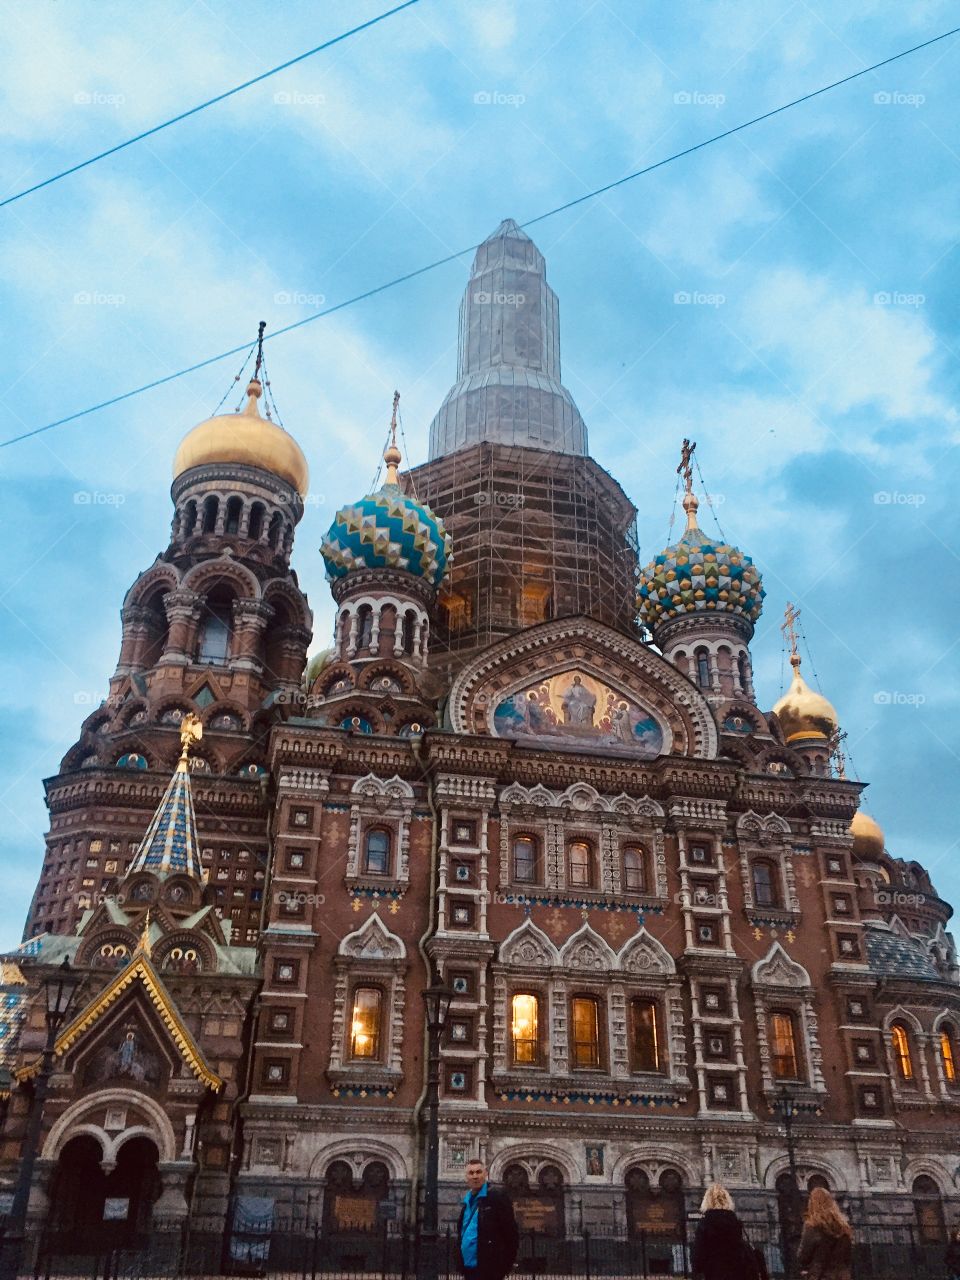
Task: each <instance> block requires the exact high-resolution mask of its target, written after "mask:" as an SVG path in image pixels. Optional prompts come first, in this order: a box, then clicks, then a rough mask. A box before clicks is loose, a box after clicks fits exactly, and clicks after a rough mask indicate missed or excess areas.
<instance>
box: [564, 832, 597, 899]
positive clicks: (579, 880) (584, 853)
mask: <svg viewBox="0 0 960 1280" xmlns="http://www.w3.org/2000/svg"><path fill="white" fill-rule="evenodd" d="M567 865H568V867H569V874H570V884H571V885H572V886H573V887H574V888H577V889H589V888H590V887H591V885H592V884H593V874H592V873H593V858H592V856H591V851H590V846H589V845H588V844H587V842H586V840H573V841H571V843H570V848H569V850H568V852H567Z"/></svg>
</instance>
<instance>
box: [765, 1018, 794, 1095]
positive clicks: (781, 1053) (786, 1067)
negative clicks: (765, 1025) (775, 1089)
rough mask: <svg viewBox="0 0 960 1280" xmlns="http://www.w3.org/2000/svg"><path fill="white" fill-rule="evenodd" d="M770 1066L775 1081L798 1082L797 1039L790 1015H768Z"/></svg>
mask: <svg viewBox="0 0 960 1280" xmlns="http://www.w3.org/2000/svg"><path fill="white" fill-rule="evenodd" d="M770 1065H771V1067H772V1069H773V1074H774V1077H775V1079H777V1080H798V1079H799V1078H800V1076H799V1070H798V1064H797V1037H796V1026H795V1024H794V1018H793V1014H792V1013H787V1012H784V1011H780V1012H776V1013H771V1015H770Z"/></svg>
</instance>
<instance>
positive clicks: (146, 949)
mask: <svg viewBox="0 0 960 1280" xmlns="http://www.w3.org/2000/svg"><path fill="white" fill-rule="evenodd" d="M137 949H138V950H139V951H142V952H143V954H144V955H145V956H148V955H149V954H150V951H151V946H150V908H149V907H147V914H146V915H145V916H144V917H143V932H142V933H141V934H140V945H139V947H138V948H137Z"/></svg>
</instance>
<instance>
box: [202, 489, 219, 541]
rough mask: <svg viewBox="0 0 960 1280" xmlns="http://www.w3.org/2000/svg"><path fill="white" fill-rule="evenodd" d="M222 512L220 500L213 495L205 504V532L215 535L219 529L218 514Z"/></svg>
mask: <svg viewBox="0 0 960 1280" xmlns="http://www.w3.org/2000/svg"><path fill="white" fill-rule="evenodd" d="M219 510H220V499H219V498H215V497H214V496H213V494H211V495H210V497H209V498H207V499H206V500H205V502H204V504H203V532H204V533H214V532H215V531H216V528H217V514H218V512H219Z"/></svg>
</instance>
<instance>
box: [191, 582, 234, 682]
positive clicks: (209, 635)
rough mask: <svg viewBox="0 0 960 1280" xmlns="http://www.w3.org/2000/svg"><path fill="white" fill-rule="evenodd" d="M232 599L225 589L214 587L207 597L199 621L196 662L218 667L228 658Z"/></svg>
mask: <svg viewBox="0 0 960 1280" xmlns="http://www.w3.org/2000/svg"><path fill="white" fill-rule="evenodd" d="M232 605H233V597H232V595H231V594H230V592H229V591H228V590H227V589H226V588H222V587H216V588H214V590H213V591H211V593H210V595H209V596H208V597H207V600H206V603H205V604H204V608H203V615H202V617H201V621H200V642H199V645H198V646H197V661H198V662H205V663H212V664H215V665H220V664H223V663H226V662H227V661H228V659H229V657H230V635H231V632H232V631H233V612H232Z"/></svg>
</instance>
